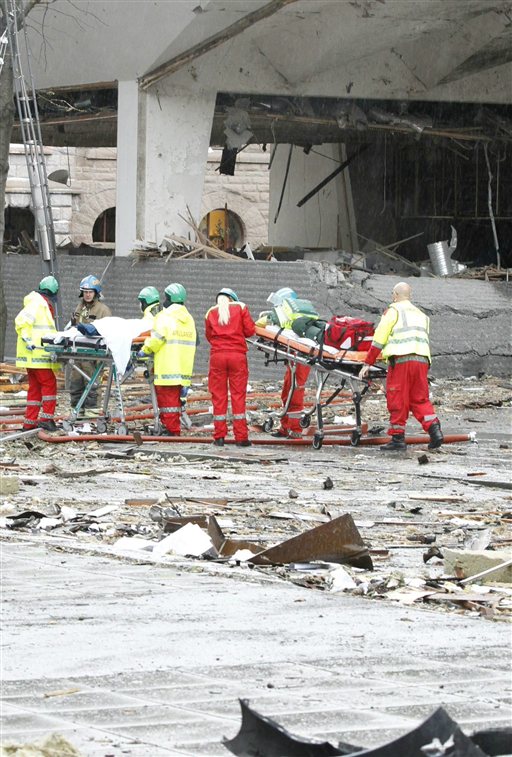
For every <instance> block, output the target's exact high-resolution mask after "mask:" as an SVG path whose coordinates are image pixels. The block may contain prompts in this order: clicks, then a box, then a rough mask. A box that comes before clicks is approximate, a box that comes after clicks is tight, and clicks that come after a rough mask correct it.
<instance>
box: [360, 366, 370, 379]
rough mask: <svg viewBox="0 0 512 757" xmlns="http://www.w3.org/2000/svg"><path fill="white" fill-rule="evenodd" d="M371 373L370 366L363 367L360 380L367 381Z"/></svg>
mask: <svg viewBox="0 0 512 757" xmlns="http://www.w3.org/2000/svg"><path fill="white" fill-rule="evenodd" d="M369 372H370V366H369V365H363V367H362V368H361V370H360V371H359V378H360V379H365V378H366V377H367V376H368V374H369Z"/></svg>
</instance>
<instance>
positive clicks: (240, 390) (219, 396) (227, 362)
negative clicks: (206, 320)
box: [208, 351, 249, 442]
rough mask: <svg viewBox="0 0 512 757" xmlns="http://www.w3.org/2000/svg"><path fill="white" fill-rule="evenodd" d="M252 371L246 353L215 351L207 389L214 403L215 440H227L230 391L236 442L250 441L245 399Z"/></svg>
mask: <svg viewBox="0 0 512 757" xmlns="http://www.w3.org/2000/svg"><path fill="white" fill-rule="evenodd" d="M248 378H249V369H248V367H247V356H246V355H245V353H244V352H224V351H222V352H220V351H214V352H213V351H212V352H211V354H210V367H209V370H208V389H209V390H210V393H211V395H212V403H213V438H214V439H224V437H225V436H226V435H227V433H228V424H227V412H228V389H229V394H230V397H231V412H232V418H233V433H234V435H235V440H236V441H237V442H242V441H244V440H245V439H247V438H248V435H249V432H248V429H247V419H246V417H245V398H246V395H247V380H248Z"/></svg>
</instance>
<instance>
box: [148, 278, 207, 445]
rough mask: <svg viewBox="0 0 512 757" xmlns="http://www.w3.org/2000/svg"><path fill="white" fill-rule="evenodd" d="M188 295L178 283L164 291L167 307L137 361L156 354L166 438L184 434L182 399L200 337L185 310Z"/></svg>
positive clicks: (155, 370) (156, 387) (159, 316)
mask: <svg viewBox="0 0 512 757" xmlns="http://www.w3.org/2000/svg"><path fill="white" fill-rule="evenodd" d="M186 299H187V292H186V289H185V287H184V286H182V285H181V284H178V283H174V284H169V286H168V287H166V289H165V299H164V303H163V305H164V307H163V310H161V311H160V312H159V313H157V314H156V316H155V319H154V321H153V328H152V330H151V335H150V336H149V337H148V338H147V339H146V341H145V342H144V344H143V346H142V349H141V350H140V352H138V353H137V357H139V358H144V357H146V358H147V357H149V355H151V354H154V384H155V391H156V397H157V402H158V409H159V411H160V421H161V422H162V424H163V426H164V427H165V432H166V433H165V434H164V435H165V436H179V435H180V433H181V413H182V404H181V399H182V397H184V396H186V393H187V391H188V387H189V386H190V383H191V381H192V371H193V369H194V357H195V352H196V343H197V334H196V326H195V323H194V319H193V318H192V316H191V315H190V313H189V312H188V310H187V308H186V307H185V304H184V303H185V301H186Z"/></svg>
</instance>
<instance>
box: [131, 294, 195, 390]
mask: <svg viewBox="0 0 512 757" xmlns="http://www.w3.org/2000/svg"><path fill="white" fill-rule="evenodd" d="M196 341H197V334H196V326H195V323H194V319H193V318H192V316H191V315H190V313H189V312H188V310H187V308H186V307H185V306H184V305H178V304H173V305H170V306H169V307H168V308H164V310H162V311H160V313H158V314H157V315H156V316H155V320H154V323H153V328H152V330H151V336H149V337H148V338H147V339H146V341H145V342H144V344H143V346H142V351H143V352H145V353H146V354H147V355H150V354H151V353H154V355H155V365H154V372H155V373H154V376H155V384H156V385H157V386H177V385H179V386H190V382H191V379H192V371H193V369H194V356H195V353H196Z"/></svg>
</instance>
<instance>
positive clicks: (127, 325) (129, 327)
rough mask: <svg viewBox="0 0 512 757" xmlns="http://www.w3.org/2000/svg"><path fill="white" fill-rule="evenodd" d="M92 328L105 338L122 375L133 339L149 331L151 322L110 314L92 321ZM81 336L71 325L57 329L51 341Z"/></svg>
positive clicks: (57, 341)
mask: <svg viewBox="0 0 512 757" xmlns="http://www.w3.org/2000/svg"><path fill="white" fill-rule="evenodd" d="M94 328H95V329H96V331H97V332H98V334H100V335H101V336H102V337H103V339H104V340H105V344H106V345H107V347H108V349H109V350H110V352H111V353H112V359H113V361H114V364H115V366H116V368H117V372H118V373H119V375H120V376H122V375H123V373H124V372H125V371H126V368H127V366H128V363H129V362H130V352H131V347H132V342H133V340H134V339H135V337H137V336H140V334H143V333H144V332H145V331H149V330H150V329H151V323H150V322H149V321H147V320H144V318H119V317H118V316H115V315H112V316H109V317H108V318H99V319H98V320H97V321H94ZM81 336H83V334H81V333H80V332H79V331H78V329H77V328H76V327H75V326H72V327H71V328H69V329H66V330H65V331H59V332H58V333H57V334H56V335H55V338H54V340H53V341H54V342H55V344H58V343H59V341H62V339H63V338H64V337H69V338H70V339H75V338H76V337H81Z"/></svg>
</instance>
